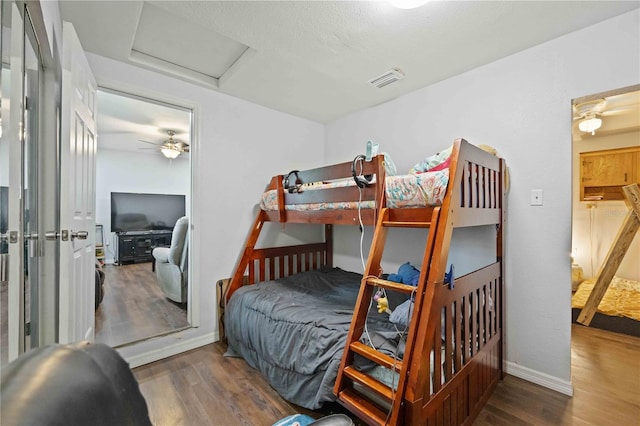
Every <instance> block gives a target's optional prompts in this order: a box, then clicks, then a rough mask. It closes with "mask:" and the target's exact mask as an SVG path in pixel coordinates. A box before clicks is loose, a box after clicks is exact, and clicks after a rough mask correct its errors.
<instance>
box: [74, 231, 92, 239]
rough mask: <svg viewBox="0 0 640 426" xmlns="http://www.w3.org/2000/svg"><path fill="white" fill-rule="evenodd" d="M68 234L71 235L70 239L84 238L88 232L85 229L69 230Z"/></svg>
mask: <svg viewBox="0 0 640 426" xmlns="http://www.w3.org/2000/svg"><path fill="white" fill-rule="evenodd" d="M69 235H70V237H71V241H73V240H75V239H76V238H77V239H79V240H86V239H87V237H88V236H89V233H88V232H87V231H71V232H70V233H69Z"/></svg>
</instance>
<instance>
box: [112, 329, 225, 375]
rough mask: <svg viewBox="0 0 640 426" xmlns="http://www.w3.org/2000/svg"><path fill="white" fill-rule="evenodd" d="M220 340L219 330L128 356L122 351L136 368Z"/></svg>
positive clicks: (132, 366) (130, 365)
mask: <svg viewBox="0 0 640 426" xmlns="http://www.w3.org/2000/svg"><path fill="white" fill-rule="evenodd" d="M218 340H219V339H218V333H217V332H216V333H207V334H203V335H201V336H197V337H192V338H187V339H176V340H175V342H174V343H169V344H165V345H163V346H162V347H160V348H157V349H152V350H149V351H146V352H144V353H141V354H134V355H131V356H126V355H124V354H122V353H121V355H123V357H124V359H125V361H127V362H128V363H129V367H130V368H135V367H139V366H141V365H144V364H149V363H151V362H154V361H158V360H161V359H164V358H168V357H170V356H173V355H177V354H180V353H182V352H186V351H190V350H191V349H196V348H199V347H201V346H205V345H208V344H210V343H213V342H217V341H218Z"/></svg>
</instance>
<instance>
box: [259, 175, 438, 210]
mask: <svg viewBox="0 0 640 426" xmlns="http://www.w3.org/2000/svg"><path fill="white" fill-rule="evenodd" d="M448 183H449V169H443V170H438V171H435V172H426V173H417V174H407V175H399V176H387V178H386V180H385V192H386V198H387V205H386V206H387V207H389V208H404V207H427V206H437V205H440V204H442V200H443V199H444V195H445V192H446V190H447V184H448ZM352 185H355V182H354V180H353V179H340V180H337V181H333V182H328V183H321V184H311V185H304V186H303V187H302V191H314V190H317V189H327V188H337V187H344V186H352ZM359 204H360V206H358V205H359ZM374 204H375V203H374V201H364V202H361V203H359V202H358V201H347V202H338V203H313V204H288V205H285V209H286V210H295V211H315V210H345V209H357V208H358V207H360V208H362V209H372V208H375V205H374ZM260 208H261V209H262V210H266V211H272V210H278V194H277V191H276V190H275V189H274V190H270V191H267V192H265V193H264V194H262V199H261V200H260Z"/></svg>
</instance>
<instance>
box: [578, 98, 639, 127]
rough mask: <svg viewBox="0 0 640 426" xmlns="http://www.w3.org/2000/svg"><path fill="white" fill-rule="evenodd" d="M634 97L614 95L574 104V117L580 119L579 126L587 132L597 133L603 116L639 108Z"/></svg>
mask: <svg viewBox="0 0 640 426" xmlns="http://www.w3.org/2000/svg"><path fill="white" fill-rule="evenodd" d="M637 107H638V106H637V101H636V100H635V99H634V98H630V97H626V98H623V97H621V96H612V97H609V98H600V99H593V100H589V101H586V102H580V103H578V104H574V105H573V119H574V120H579V121H578V128H579V129H580V131H582V132H585V133H591V134H592V135H593V134H595V131H596V130H598V129H599V128H600V127H601V126H602V117H607V116H610V115H616V114H623V113H628V112H631V111H633V110H634V109H635V110H637Z"/></svg>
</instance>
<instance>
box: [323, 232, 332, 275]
mask: <svg viewBox="0 0 640 426" xmlns="http://www.w3.org/2000/svg"><path fill="white" fill-rule="evenodd" d="M324 243H325V246H326V247H325V259H324V264H325V265H327V266H328V267H329V268H333V225H331V224H327V225H324Z"/></svg>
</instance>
